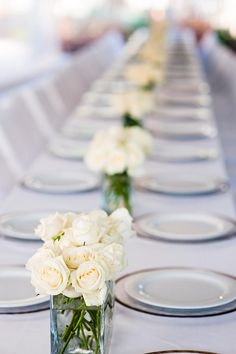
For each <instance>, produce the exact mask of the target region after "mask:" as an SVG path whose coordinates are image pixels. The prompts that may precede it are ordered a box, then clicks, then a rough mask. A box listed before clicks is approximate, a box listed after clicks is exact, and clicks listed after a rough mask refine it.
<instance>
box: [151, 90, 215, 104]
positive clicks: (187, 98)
mask: <svg viewBox="0 0 236 354" xmlns="http://www.w3.org/2000/svg"><path fill="white" fill-rule="evenodd" d="M156 99H157V104H160V105H167V104H168V105H170V106H171V105H174V106H178V105H179V106H184V107H186V106H188V107H189V106H190V107H191V106H193V107H209V106H210V104H211V100H210V97H209V95H203V94H197V95H196V94H195V95H194V94H191V95H190V94H189V95H186V94H182V93H175V94H174V95H173V92H168V91H167V92H166V91H160V92H159V93H158V94H157V98H156Z"/></svg>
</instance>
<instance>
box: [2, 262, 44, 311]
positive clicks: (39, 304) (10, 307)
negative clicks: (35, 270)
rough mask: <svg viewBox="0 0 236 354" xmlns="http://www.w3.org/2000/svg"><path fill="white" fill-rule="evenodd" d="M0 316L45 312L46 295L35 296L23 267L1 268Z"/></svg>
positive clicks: (27, 273)
mask: <svg viewBox="0 0 236 354" xmlns="http://www.w3.org/2000/svg"><path fill="white" fill-rule="evenodd" d="M0 282H1V292H0V314H22V313H30V312H37V311H43V310H47V309H49V307H50V302H49V296H48V295H36V292H35V290H34V288H33V286H32V285H31V283H30V273H29V271H27V270H26V268H25V266H23V265H22V266H20V265H19V266H18V265H12V266H1V268H0Z"/></svg>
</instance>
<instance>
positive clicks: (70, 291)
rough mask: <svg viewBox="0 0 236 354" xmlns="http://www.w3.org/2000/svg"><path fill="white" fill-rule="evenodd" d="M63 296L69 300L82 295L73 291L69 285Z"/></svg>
mask: <svg viewBox="0 0 236 354" xmlns="http://www.w3.org/2000/svg"><path fill="white" fill-rule="evenodd" d="M63 295H65V296H67V297H70V298H77V297H79V296H81V295H82V294H81V293H80V292H77V291H75V289H74V288H73V286H72V285H71V284H70V285H68V286H67V287H66V289H65V290H64V291H63Z"/></svg>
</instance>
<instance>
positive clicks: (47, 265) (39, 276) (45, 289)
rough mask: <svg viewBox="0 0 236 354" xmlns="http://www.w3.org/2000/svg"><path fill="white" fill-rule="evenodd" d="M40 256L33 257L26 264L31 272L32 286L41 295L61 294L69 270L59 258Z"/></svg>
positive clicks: (65, 284)
mask: <svg viewBox="0 0 236 354" xmlns="http://www.w3.org/2000/svg"><path fill="white" fill-rule="evenodd" d="M45 251H48V250H45ZM36 255H37V253H36ZM41 256H42V257H40V255H39V254H38V255H37V256H36V257H35V258H34V256H33V257H32V258H31V260H30V263H28V264H27V268H28V269H30V270H31V283H32V285H33V286H34V287H35V289H36V292H37V293H39V294H42V295H58V294H61V293H62V292H63V291H64V290H65V288H66V286H67V283H68V279H69V274H70V271H69V269H68V268H67V266H66V264H65V262H64V260H63V258H62V257H61V256H58V257H55V258H53V257H48V258H47V257H46V256H45V254H44V252H43V253H42V254H41Z"/></svg>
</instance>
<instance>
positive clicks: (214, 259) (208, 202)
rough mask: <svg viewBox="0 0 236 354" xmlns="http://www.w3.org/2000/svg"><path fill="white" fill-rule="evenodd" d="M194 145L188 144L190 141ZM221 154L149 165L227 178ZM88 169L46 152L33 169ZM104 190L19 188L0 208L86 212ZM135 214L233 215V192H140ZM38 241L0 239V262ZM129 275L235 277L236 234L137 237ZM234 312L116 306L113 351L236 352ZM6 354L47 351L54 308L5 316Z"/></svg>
mask: <svg viewBox="0 0 236 354" xmlns="http://www.w3.org/2000/svg"><path fill="white" fill-rule="evenodd" d="M189 144H191V143H189ZM198 144H199V145H201V144H202V146H203V145H204V146H216V147H217V146H219V140H218V139H212V140H209V141H206V140H205V141H199V142H198ZM222 161H223V160H222V157H220V158H219V159H218V160H216V161H206V162H197V163H190V164H174V163H157V162H154V161H148V162H147V163H146V165H145V167H144V169H145V170H146V171H156V172H161V173H164V172H165V173H168V174H175V175H177V174H188V173H194V174H196V175H197V174H199V175H203V176H205V175H206V176H215V177H225V168H224V164H223V162H222ZM63 169H66V170H67V169H68V170H75V171H78V173H80V171H81V169H84V167H83V165H82V163H79V162H74V161H64V160H60V159H56V158H53V157H52V156H50V155H49V154H48V153H46V152H45V153H44V154H42V155H41V156H40V157H39V158H38V159H37V161H36V162H35V164H34V166H33V167H32V171H40V170H58V171H59V170H63ZM100 199H101V196H100V193H99V192H91V193H82V194H71V195H50V194H40V193H35V192H32V191H28V190H26V189H24V188H22V187H21V186H17V187H16V188H15V189H14V190H13V192H12V193H11V194H10V195H9V197H8V198H7V200H6V201H5V202H4V204H3V205H2V206H1V208H0V211H1V212H8V211H17V210H21V211H22V210H25V211H32V210H53V209H54V210H65V209H70V210H78V211H88V210H91V209H95V208H98V207H99V206H100ZM133 204H134V215H135V216H138V215H141V214H143V213H146V212H149V211H150V212H153V211H160V212H167V211H168V212H169V211H193V212H194V211H196V212H198V211H200V212H202V211H209V212H216V213H220V214H224V215H227V216H233V217H235V210H234V205H233V200H232V195H231V191H230V190H229V191H227V192H226V193H219V194H212V195H206V196H199V197H172V196H165V195H159V194H152V193H145V192H135V195H134V200H133ZM36 247H38V245H34V244H33V245H32V244H26V243H18V242H14V241H9V240H6V239H0V265H6V264H24V263H25V262H26V260H27V259H28V258H29V257H30V255H31V254H32V253H33V252H34V251H35V249H36ZM127 250H128V258H129V266H128V268H127V269H126V270H125V273H128V272H130V271H133V270H138V269H143V268H148V267H165V266H189V267H198V268H199V267H204V268H209V269H212V270H218V271H222V272H226V273H229V274H232V275H235V269H236V256H235V255H236V239H235V238H233V239H229V240H225V241H220V242H212V243H204V244H186V245H184V244H169V243H164V242H155V241H150V240H144V239H140V238H136V239H132V240H130V241H129V242H128V245H127ZM235 328H236V312H233V313H230V314H226V315H222V316H216V317H208V318H195V319H193V318H192V319H191V318H189V319H188V318H183V319H180V318H164V317H158V316H152V315H147V314H142V313H140V312H135V311H133V310H130V309H127V308H125V307H122V306H121V305H119V304H116V310H115V316H114V331H113V337H112V346H111V354H143V353H145V352H151V351H156V350H167V349H186V348H188V349H195V350H196V349H199V350H200V349H201V350H208V351H215V352H217V353H221V354H235V353H236V336H235ZM0 353H1V354H16V353H20V354H21V353H22V354H48V353H50V330H49V311H42V312H38V313H31V314H21V315H0Z"/></svg>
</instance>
